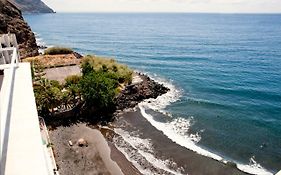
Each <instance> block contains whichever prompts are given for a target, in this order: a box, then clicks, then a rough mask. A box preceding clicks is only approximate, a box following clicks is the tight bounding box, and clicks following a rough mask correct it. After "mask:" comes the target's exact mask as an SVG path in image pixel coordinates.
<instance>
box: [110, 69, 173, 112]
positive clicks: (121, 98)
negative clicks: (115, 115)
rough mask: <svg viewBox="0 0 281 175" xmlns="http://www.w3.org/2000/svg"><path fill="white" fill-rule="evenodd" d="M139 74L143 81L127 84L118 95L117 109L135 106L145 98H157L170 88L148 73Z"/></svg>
mask: <svg viewBox="0 0 281 175" xmlns="http://www.w3.org/2000/svg"><path fill="white" fill-rule="evenodd" d="M137 76H139V77H140V78H141V80H142V81H141V82H139V83H135V84H132V85H128V86H126V87H125V89H124V90H122V92H121V93H120V94H119V95H118V96H117V97H116V99H115V100H116V106H117V110H123V109H125V108H133V107H135V106H136V105H137V104H138V103H139V102H141V101H143V100H145V99H149V98H157V97H158V96H160V95H163V94H165V93H167V92H168V91H169V90H170V89H169V88H167V87H165V86H164V85H162V84H159V83H157V82H155V81H154V80H152V79H151V78H149V77H148V76H146V75H143V74H140V73H138V75H137Z"/></svg>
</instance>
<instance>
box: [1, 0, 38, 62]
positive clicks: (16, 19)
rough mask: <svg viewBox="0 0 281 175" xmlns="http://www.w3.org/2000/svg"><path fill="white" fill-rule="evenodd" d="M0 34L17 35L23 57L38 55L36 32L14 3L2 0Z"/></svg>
mask: <svg viewBox="0 0 281 175" xmlns="http://www.w3.org/2000/svg"><path fill="white" fill-rule="evenodd" d="M0 19H1V20H0V34H5V33H14V34H15V35H16V38H17V41H18V44H19V48H20V56H21V58H25V57H30V56H36V55H38V46H37V44H36V40H35V36H34V33H33V32H32V31H31V28H30V27H29V26H28V24H27V23H26V22H25V21H24V19H23V17H22V14H21V11H20V10H19V9H18V8H17V7H16V6H15V5H13V4H12V3H10V2H9V1H6V0H0Z"/></svg>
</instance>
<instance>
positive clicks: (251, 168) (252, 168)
mask: <svg viewBox="0 0 281 175" xmlns="http://www.w3.org/2000/svg"><path fill="white" fill-rule="evenodd" d="M249 161H250V162H249V164H248V165H245V164H239V163H237V168H238V169H240V170H242V171H244V172H247V173H250V174H258V175H272V173H271V172H268V171H267V170H266V169H265V168H263V167H262V166H261V165H260V164H258V163H257V162H256V161H255V157H254V156H253V157H251V158H250V160H249Z"/></svg>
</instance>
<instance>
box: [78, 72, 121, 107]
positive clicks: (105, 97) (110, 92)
mask: <svg viewBox="0 0 281 175" xmlns="http://www.w3.org/2000/svg"><path fill="white" fill-rule="evenodd" d="M116 84H117V83H116V80H114V79H110V78H108V77H107V76H106V73H104V72H102V71H99V72H92V73H88V74H87V75H85V76H83V78H82V80H81V81H80V88H79V89H80V91H81V95H82V98H83V100H84V101H85V104H86V107H87V108H88V109H90V110H94V111H99V112H109V111H111V110H114V102H113V99H114V97H115V95H116Z"/></svg>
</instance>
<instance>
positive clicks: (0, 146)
mask: <svg viewBox="0 0 281 175" xmlns="http://www.w3.org/2000/svg"><path fill="white" fill-rule="evenodd" d="M17 53H18V52H17V49H16V48H13V55H12V59H11V64H10V65H9V67H8V68H9V72H8V73H7V74H5V75H4V76H5V77H4V78H5V79H6V78H8V79H7V85H6V87H7V91H6V92H5V94H3V95H4V98H3V99H4V100H3V101H2V102H1V106H0V107H1V110H0V121H1V140H0V141H1V142H0V160H1V175H2V173H4V168H5V163H6V162H5V161H6V154H7V143H8V137H9V130H10V120H11V113H10V110H11V102H12V95H13V91H12V90H13V87H14V78H15V69H16V67H18V63H19V60H18V54H17ZM2 166H4V167H2ZM2 168H3V169H2Z"/></svg>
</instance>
